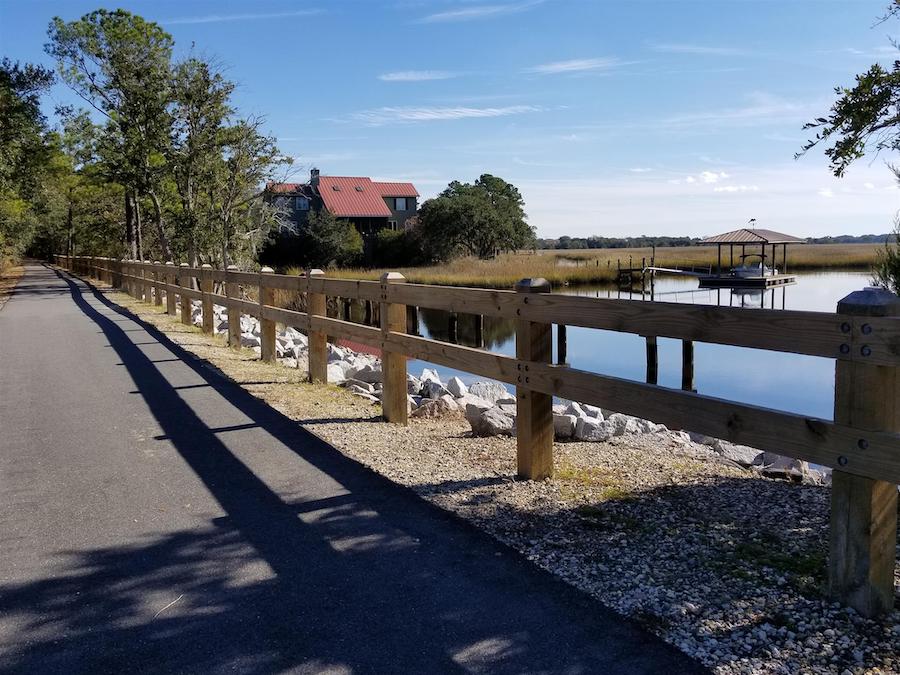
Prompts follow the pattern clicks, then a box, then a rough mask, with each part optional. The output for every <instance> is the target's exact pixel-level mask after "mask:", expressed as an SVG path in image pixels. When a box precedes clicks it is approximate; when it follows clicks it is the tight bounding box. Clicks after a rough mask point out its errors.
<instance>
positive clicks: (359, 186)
mask: <svg viewBox="0 0 900 675" xmlns="http://www.w3.org/2000/svg"><path fill="white" fill-rule="evenodd" d="M355 189H356V191H357V192H362V191H363V189H362V185H357V186H356V188H355Z"/></svg>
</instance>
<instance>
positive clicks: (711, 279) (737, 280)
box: [700, 274, 797, 289]
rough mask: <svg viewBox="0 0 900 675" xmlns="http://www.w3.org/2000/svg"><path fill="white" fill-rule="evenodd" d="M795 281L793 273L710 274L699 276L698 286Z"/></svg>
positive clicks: (760, 285)
mask: <svg viewBox="0 0 900 675" xmlns="http://www.w3.org/2000/svg"><path fill="white" fill-rule="evenodd" d="M795 283H797V277H796V275H794V274H768V275H766V276H759V277H736V276H732V275H730V274H710V275H707V276H701V277H700V288H763V289H765V288H775V287H777V286H787V285H789V284H795Z"/></svg>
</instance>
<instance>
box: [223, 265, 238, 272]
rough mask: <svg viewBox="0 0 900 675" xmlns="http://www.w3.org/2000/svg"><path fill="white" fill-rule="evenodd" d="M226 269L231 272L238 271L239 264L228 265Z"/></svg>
mask: <svg viewBox="0 0 900 675" xmlns="http://www.w3.org/2000/svg"><path fill="white" fill-rule="evenodd" d="M225 269H226V270H228V271H229V272H237V271H238V266H237V265H229V266H228V267H226V268H225Z"/></svg>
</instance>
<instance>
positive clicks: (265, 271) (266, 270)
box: [260, 265, 275, 274]
mask: <svg viewBox="0 0 900 675" xmlns="http://www.w3.org/2000/svg"><path fill="white" fill-rule="evenodd" d="M260 273H262V274H275V270H273V269H272V268H271V267H269V266H268V265H266V266H265V267H263V268H262V269H261V270H260Z"/></svg>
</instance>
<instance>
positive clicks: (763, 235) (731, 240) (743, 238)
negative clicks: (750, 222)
mask: <svg viewBox="0 0 900 675" xmlns="http://www.w3.org/2000/svg"><path fill="white" fill-rule="evenodd" d="M700 243H701V244H805V243H806V240H805V239H800V238H798V237H794V236H791V235H790V234H782V233H781V232H774V231H773V230H761V229H753V230H751V229H749V228H746V227H742V228H741V229H739V230H734V231H733V232H726V233H724V234H717V235H715V236H714V237H707V238H706V239H703V240H702V241H701V242H700Z"/></svg>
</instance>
